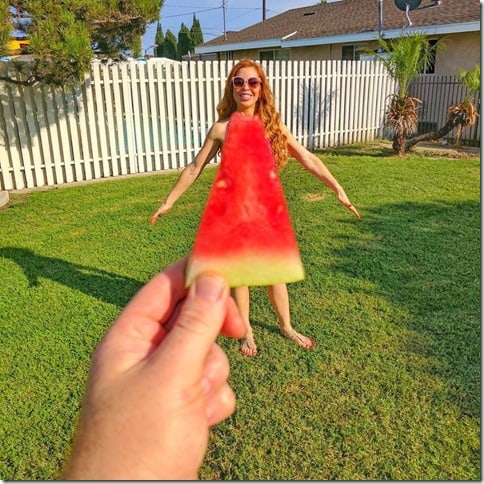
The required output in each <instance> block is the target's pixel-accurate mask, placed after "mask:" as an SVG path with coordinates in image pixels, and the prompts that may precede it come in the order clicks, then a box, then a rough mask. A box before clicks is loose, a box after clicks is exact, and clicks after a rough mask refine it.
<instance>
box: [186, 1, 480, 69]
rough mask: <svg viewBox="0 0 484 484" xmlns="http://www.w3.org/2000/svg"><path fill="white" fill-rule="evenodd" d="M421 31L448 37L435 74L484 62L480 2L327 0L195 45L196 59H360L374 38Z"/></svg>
mask: <svg viewBox="0 0 484 484" xmlns="http://www.w3.org/2000/svg"><path fill="white" fill-rule="evenodd" d="M403 32H410V33H411V32H419V33H424V34H425V35H427V36H428V38H429V40H430V42H431V43H435V42H436V41H438V40H439V39H441V38H443V37H444V38H445V41H444V44H445V48H444V49H442V50H441V51H440V52H438V53H437V57H436V59H435V64H434V65H433V66H431V69H430V71H428V72H431V73H435V74H450V75H455V74H458V73H459V72H460V71H461V70H462V69H464V70H469V69H471V68H472V67H474V65H475V64H476V63H478V62H480V2H479V0H333V1H331V0H328V1H322V2H320V3H318V4H316V5H313V6H311V7H303V8H295V9H292V10H288V11H287V12H284V13H282V14H279V15H276V16H274V17H271V18H269V19H267V20H264V21H262V22H259V23H257V24H255V25H252V26H250V27H247V28H245V29H243V30H240V31H238V32H226V33H225V34H224V35H222V36H220V37H217V38H215V39H212V40H210V41H208V42H205V43H204V44H202V45H200V46H198V47H196V48H195V55H196V56H197V57H198V58H202V59H203V58H216V59H221V60H223V59H234V60H237V59H242V58H252V59H258V60H278V59H279V60H313V59H318V60H359V59H367V58H368V56H367V53H368V51H369V50H372V49H375V48H376V45H375V43H376V39H377V38H378V36H379V35H381V36H382V37H383V38H385V39H392V38H396V37H399V36H400V35H401V34H402V33H403Z"/></svg>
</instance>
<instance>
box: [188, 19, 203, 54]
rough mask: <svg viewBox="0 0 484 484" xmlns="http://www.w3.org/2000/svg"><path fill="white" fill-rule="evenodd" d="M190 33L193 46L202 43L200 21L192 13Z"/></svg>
mask: <svg viewBox="0 0 484 484" xmlns="http://www.w3.org/2000/svg"><path fill="white" fill-rule="evenodd" d="M190 34H191V36H192V43H193V47H196V46H197V45H201V44H203V32H202V26H201V25H200V21H199V20H198V19H197V17H195V14H193V22H192V28H191V29H190Z"/></svg>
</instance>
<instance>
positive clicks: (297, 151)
mask: <svg viewBox="0 0 484 484" xmlns="http://www.w3.org/2000/svg"><path fill="white" fill-rule="evenodd" d="M283 131H284V134H285V135H286V136H287V144H288V148H289V153H290V154H291V156H293V157H294V158H296V160H297V161H298V162H299V163H300V164H301V165H302V166H303V167H304V168H305V169H306V170H307V171H309V173H311V175H313V176H315V177H316V178H317V179H318V180H320V181H322V182H323V183H324V184H325V185H326V186H327V187H328V188H329V189H330V190H332V191H333V192H335V193H336V195H337V196H338V200H339V201H340V203H342V204H343V205H344V206H345V207H346V208H348V209H349V210H350V211H351V212H352V213H353V214H354V215H355V216H356V217H358V218H360V214H359V213H358V210H356V207H354V206H353V204H352V203H351V202H350V200H349V198H348V196H347V195H346V192H345V191H344V189H343V187H342V186H341V185H340V184H339V183H338V181H337V180H336V178H335V177H334V176H333V175H332V174H331V172H330V171H329V170H328V168H327V166H326V165H325V164H324V163H323V162H322V161H321V160H320V159H319V158H318V157H317V156H316V155H315V154H313V153H311V152H310V151H308V150H307V149H306V148H305V147H304V146H303V145H302V144H301V143H299V142H298V141H297V140H296V138H294V136H293V135H292V134H291V133H290V131H289V130H288V129H287V128H286V127H285V126H284V127H283Z"/></svg>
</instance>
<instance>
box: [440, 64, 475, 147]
mask: <svg viewBox="0 0 484 484" xmlns="http://www.w3.org/2000/svg"><path fill="white" fill-rule="evenodd" d="M459 77H460V80H461V81H462V83H463V84H464V86H465V87H466V88H467V91H468V92H469V94H468V95H467V96H466V97H465V99H464V101H462V102H461V103H459V104H453V105H452V106H450V107H449V109H448V110H447V118H448V119H449V121H451V122H452V124H453V125H454V126H456V134H455V142H454V145H455V146H459V145H460V137H461V135H462V130H463V129H464V128H466V127H467V126H473V125H474V124H476V121H477V116H479V115H478V113H477V109H476V107H475V106H474V103H473V102H472V97H473V96H474V95H475V94H476V93H478V92H479V91H480V90H481V65H480V64H476V65H475V66H474V68H473V69H471V70H470V71H462V72H461V73H460V76H459Z"/></svg>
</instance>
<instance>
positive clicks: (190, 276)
mask: <svg viewBox="0 0 484 484" xmlns="http://www.w3.org/2000/svg"><path fill="white" fill-rule="evenodd" d="M207 270H213V271H217V272H220V273H221V274H223V275H224V276H225V278H226V279H227V281H228V283H229V285H230V286H231V287H238V286H266V285H271V284H277V283H281V282H294V281H298V280H301V279H303V278H304V269H303V266H302V263H301V258H300V255H299V250H298V247H297V244H296V238H295V236H294V230H293V228H292V225H291V220H290V218H289V213H288V211H287V205H286V201H285V199H284V193H283V191H282V186H281V182H280V180H279V176H278V175H277V172H276V168H275V161H274V156H273V154H272V150H271V147H270V144H269V142H268V140H267V139H266V137H265V131H264V126H263V124H262V121H260V120H259V119H256V118H252V117H250V116H244V115H242V114H240V113H237V112H236V113H234V114H232V116H231V117H230V120H229V123H228V126H227V132H226V135H225V142H224V145H223V148H222V155H221V162H220V168H219V170H218V172H217V174H216V176H215V180H214V183H213V186H212V189H211V191H210V194H209V198H208V201H207V205H206V207H205V210H204V213H203V215H202V220H201V222H200V227H199V230H198V234H197V237H196V239H195V243H194V246H193V250H192V252H191V254H190V257H189V260H188V264H187V272H186V285H187V286H190V285H191V284H192V282H193V280H194V279H195V277H196V276H197V275H198V274H200V273H201V272H204V271H207Z"/></svg>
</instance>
